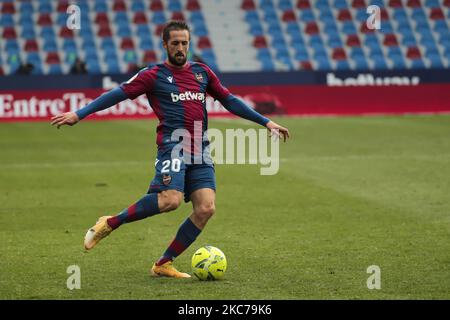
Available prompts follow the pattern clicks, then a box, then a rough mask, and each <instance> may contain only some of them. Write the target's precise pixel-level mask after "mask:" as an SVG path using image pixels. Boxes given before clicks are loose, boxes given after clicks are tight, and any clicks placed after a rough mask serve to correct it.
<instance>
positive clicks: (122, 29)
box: [117, 23, 131, 38]
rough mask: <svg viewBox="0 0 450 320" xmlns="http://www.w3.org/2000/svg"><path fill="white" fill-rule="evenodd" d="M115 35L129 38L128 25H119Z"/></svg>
mask: <svg viewBox="0 0 450 320" xmlns="http://www.w3.org/2000/svg"><path fill="white" fill-rule="evenodd" d="M117 35H118V36H119V37H121V38H127V37H131V29H130V26H129V25H128V23H125V24H119V26H118V29H117Z"/></svg>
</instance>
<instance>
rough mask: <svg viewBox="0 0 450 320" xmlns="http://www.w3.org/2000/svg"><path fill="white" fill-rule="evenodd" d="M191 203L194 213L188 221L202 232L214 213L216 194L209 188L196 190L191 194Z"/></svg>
mask: <svg viewBox="0 0 450 320" xmlns="http://www.w3.org/2000/svg"><path fill="white" fill-rule="evenodd" d="M191 201H192V206H193V208H194V211H193V212H192V214H191V216H190V219H191V220H192V222H193V223H194V224H195V225H196V226H197V228H199V229H200V230H203V228H204V227H205V226H206V224H207V223H208V220H209V219H210V218H211V217H212V216H213V215H214V212H215V211H216V205H215V203H216V192H215V191H214V190H213V189H209V188H204V189H198V190H196V191H194V192H192V194H191Z"/></svg>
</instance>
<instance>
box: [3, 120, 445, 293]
mask: <svg viewBox="0 0 450 320" xmlns="http://www.w3.org/2000/svg"><path fill="white" fill-rule="evenodd" d="M275 120H276V121H278V122H279V123H280V124H283V125H285V126H287V127H288V128H289V129H290V132H291V134H292V138H291V140H290V141H289V142H288V143H286V144H281V145H280V157H281V167H280V171H279V173H278V174H277V175H274V176H261V175H260V174H259V172H260V171H259V170H260V166H258V165H218V166H216V173H217V184H218V193H217V211H216V215H215V216H214V217H213V218H212V219H211V220H210V222H209V224H208V225H207V227H206V229H205V230H204V232H203V233H202V234H201V235H200V236H199V238H198V239H197V241H196V242H195V243H194V244H193V245H192V246H191V247H190V248H189V249H188V250H187V251H186V252H185V253H184V254H183V255H181V256H180V257H179V258H178V259H177V260H176V266H177V268H178V269H180V270H181V271H187V272H190V259H191V256H192V254H193V253H194V251H195V250H196V249H198V248H199V247H201V246H203V245H206V244H210V245H213V246H217V247H218V248H220V249H222V250H223V251H224V252H225V254H226V256H227V259H228V270H227V273H226V276H225V279H224V280H222V281H216V282H200V281H198V280H196V279H194V278H193V279H159V278H158V279H154V278H151V277H149V273H148V271H149V268H150V267H151V264H152V262H153V261H154V260H155V259H157V258H158V257H159V256H160V255H161V253H162V252H163V250H164V249H165V248H166V246H167V245H168V243H169V242H170V240H171V239H172V237H173V236H174V234H175V232H176V230H177V228H178V226H179V224H180V223H181V222H182V221H183V220H184V219H185V218H186V216H187V215H188V214H190V211H191V206H190V204H183V205H182V206H181V208H179V209H178V210H177V211H174V212H170V213H166V214H163V215H158V216H155V217H152V218H149V219H146V220H142V221H139V222H135V223H132V224H127V225H124V226H122V227H121V228H119V229H118V230H117V231H115V232H114V233H113V234H111V236H110V237H108V238H107V239H105V240H103V241H102V242H101V243H100V244H99V245H98V247H96V248H95V249H93V250H92V251H89V252H85V250H84V249H83V237H84V234H85V232H86V230H87V229H88V228H89V227H90V226H91V225H92V224H93V223H95V221H96V219H97V217H98V216H100V215H105V214H116V213H117V212H119V211H120V210H122V209H123V208H124V207H126V206H128V205H130V204H132V203H133V202H134V201H136V200H137V199H139V198H140V197H141V196H142V195H143V194H144V193H145V192H146V190H147V187H148V184H149V182H150V180H151V178H152V177H153V174H154V169H153V164H154V157H155V155H156V153H155V150H156V147H155V142H154V141H155V134H154V131H155V125H156V122H155V121H154V120H147V121H140V120H139V121H137V120H132V121H107V122H95V121H85V122H82V123H80V124H78V125H76V126H74V127H71V128H69V127H64V128H61V129H60V130H56V129H55V128H52V127H51V126H50V125H49V124H48V123H2V124H1V125H0V136H1V140H0V150H1V151H0V203H1V205H0V242H1V246H0V257H1V259H0V268H1V272H0V299H449V298H450V268H449V266H450V201H449V200H450V116H446V115H441V116H404V117H365V118H358V117H344V118H297V119H283V118H277V119H275ZM210 127H214V128H219V129H225V128H231V127H242V128H245V129H246V128H251V127H255V128H256V126H254V125H253V124H251V123H249V122H243V121H241V120H237V121H234V120H211V121H210ZM70 265H78V266H79V267H80V271H81V289H79V290H77V289H74V290H68V289H67V287H66V281H67V278H68V277H69V276H70V274H68V273H67V272H66V271H67V268H68V267H69V266H70ZM371 265H377V266H379V267H380V270H381V289H379V290H377V289H372V290H369V289H368V288H367V279H368V278H369V277H370V276H371V274H369V273H367V268H368V267H369V266H371Z"/></svg>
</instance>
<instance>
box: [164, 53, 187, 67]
mask: <svg viewBox="0 0 450 320" xmlns="http://www.w3.org/2000/svg"><path fill="white" fill-rule="evenodd" d="M180 55H181V56H180ZM167 57H168V58H169V62H170V63H171V64H173V65H175V66H178V67H181V66H183V65H184V64H185V63H186V60H187V58H186V55H185V54H180V53H178V52H177V53H175V54H174V55H173V56H171V55H170V54H169V52H167Z"/></svg>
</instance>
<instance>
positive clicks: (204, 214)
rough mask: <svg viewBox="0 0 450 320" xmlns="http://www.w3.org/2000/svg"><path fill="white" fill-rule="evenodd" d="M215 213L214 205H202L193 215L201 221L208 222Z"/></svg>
mask: <svg viewBox="0 0 450 320" xmlns="http://www.w3.org/2000/svg"><path fill="white" fill-rule="evenodd" d="M215 212H216V207H215V205H214V203H208V204H202V205H200V206H198V208H196V210H195V213H196V215H197V216H198V217H199V218H200V219H201V220H205V221H207V220H209V219H210V218H211V217H212V216H213V215H214V213H215Z"/></svg>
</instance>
